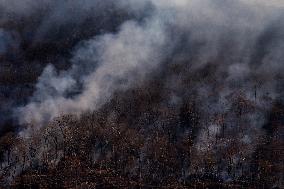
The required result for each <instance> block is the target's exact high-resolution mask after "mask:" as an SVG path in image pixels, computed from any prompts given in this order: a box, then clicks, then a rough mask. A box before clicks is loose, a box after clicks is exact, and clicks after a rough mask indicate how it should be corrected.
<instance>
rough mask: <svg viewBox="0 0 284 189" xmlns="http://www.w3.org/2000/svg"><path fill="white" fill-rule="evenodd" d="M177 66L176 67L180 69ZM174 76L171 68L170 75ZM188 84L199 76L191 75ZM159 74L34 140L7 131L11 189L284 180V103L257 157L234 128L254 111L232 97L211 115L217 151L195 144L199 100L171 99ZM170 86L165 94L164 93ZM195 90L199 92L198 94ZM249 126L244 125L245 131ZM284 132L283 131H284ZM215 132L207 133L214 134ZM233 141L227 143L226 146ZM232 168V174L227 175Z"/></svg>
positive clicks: (248, 184) (266, 184)
mask: <svg viewBox="0 0 284 189" xmlns="http://www.w3.org/2000/svg"><path fill="white" fill-rule="evenodd" d="M177 67H178V66H177V65H176V66H175V67H171V69H170V70H171V71H170V72H172V71H174V72H178V71H181V70H182V69H180V70H179V69H178V68H177ZM167 74H168V73H167ZM184 79H185V80H184V84H187V85H190V84H191V83H193V82H194V79H192V78H187V79H186V78H184ZM161 81H162V80H156V79H155V78H153V79H152V80H149V81H148V82H146V83H145V84H143V85H140V86H137V87H136V88H133V89H131V90H127V91H122V92H121V91H118V92H117V93H115V94H114V95H113V98H112V99H111V100H110V101H109V102H108V103H107V104H106V105H104V106H103V107H101V108H100V109H99V110H97V111H94V112H86V113H85V114H83V115H82V116H80V117H78V116H72V115H63V116H61V117H58V118H57V119H56V120H54V121H52V122H51V123H49V124H48V125H46V126H45V127H43V128H42V129H36V128H35V129H34V131H33V133H34V134H33V136H31V137H30V138H25V139H23V138H20V137H18V136H17V135H16V134H15V133H13V132H8V133H6V134H5V135H4V136H3V137H1V145H0V146H1V162H2V163H1V169H2V171H1V178H2V179H1V180H2V184H3V186H6V185H5V184H7V183H9V185H10V186H11V187H12V188H129V187H130V188H139V187H140V188H208V187H209V188H271V187H272V186H274V185H275V184H276V183H278V184H279V185H281V183H280V182H283V124H284V108H283V105H282V104H279V103H278V104H277V103H276V104H274V106H273V109H272V111H271V113H270V115H269V118H270V119H269V121H268V122H267V124H266V125H264V126H263V127H264V130H265V132H266V134H265V135H264V138H261V143H260V144H259V145H258V146H257V148H256V149H255V152H254V153H253V154H252V156H247V155H246V154H243V153H245V152H244V151H245V150H244V149H245V148H249V146H246V144H245V143H243V142H241V140H240V139H239V138H234V137H232V134H230V133H231V132H242V129H244V128H242V127H245V126H246V125H243V126H242V125H241V121H242V119H243V118H242V117H245V114H248V113H249V112H250V111H255V108H256V107H254V102H251V101H249V100H246V99H244V97H243V96H242V94H241V93H237V92H236V95H235V96H232V99H231V100H232V101H235V102H234V105H233V106H232V109H231V110H230V111H229V112H230V113H231V114H233V116H235V117H237V119H239V120H240V125H238V127H236V128H233V129H232V128H229V127H228V126H227V125H226V124H227V121H226V119H228V117H230V116H232V115H218V114H216V115H214V116H212V117H208V119H209V120H208V123H209V122H210V123H212V122H214V123H215V124H216V125H217V126H218V127H219V128H220V129H221V132H219V133H217V134H216V135H215V136H214V140H212V145H213V146H214V148H216V149H214V150H212V149H210V148H209V147H208V149H207V150H203V151H200V150H198V147H197V146H196V145H195V143H196V140H197V133H198V132H200V129H202V127H201V123H200V122H201V119H200V117H201V116H202V115H201V114H200V112H199V111H200V110H199V107H198V99H197V98H196V97H194V94H189V96H188V97H187V98H184V101H183V102H182V103H181V106H176V105H172V104H170V103H169V102H168V98H169V97H170V95H169V96H165V95H164V94H171V92H172V91H171V90H172V89H171V88H167V86H165V85H164V84H163V83H162V82H161ZM165 91H166V92H165ZM193 93H194V92H193ZM244 130H245V129H244ZM281 133H282V135H281ZM211 135H212V134H211V133H210V131H209V130H208V136H206V137H208V138H212V136H211ZM222 144H228V145H224V146H223V145H222ZM225 172H226V174H225Z"/></svg>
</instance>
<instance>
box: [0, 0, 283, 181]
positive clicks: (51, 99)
mask: <svg viewBox="0 0 284 189" xmlns="http://www.w3.org/2000/svg"><path fill="white" fill-rule="evenodd" d="M283 9H284V3H283V2H282V1H271V2H270V3H268V2H267V1H255V0H250V1H244V0H234V1H225V0H214V1H213V0H172V1H171V0H118V1H111V0H107V1H99V0H95V1H92V0H82V1H75V0H74V1H73V0H71V1H63V0H62V1H61V0H60V1H55V0H44V1H40V2H39V1H34V0H24V1H23V0H22V1H19V0H9V1H8V0H7V1H6V0H1V1H0V10H1V15H0V27H1V28H3V29H0V40H1V41H0V57H1V55H2V56H3V55H4V56H6V54H7V53H8V51H9V49H10V50H11V49H13V47H12V46H11V44H12V43H14V44H20V45H16V47H15V48H14V49H17V51H15V52H13V53H14V54H13V53H12V55H13V57H19V58H23V59H24V61H25V62H24V63H35V62H36V63H38V62H40V61H42V60H44V62H43V65H45V67H44V69H41V70H40V71H42V72H41V75H40V76H39V77H38V78H37V82H36V84H35V87H34V88H35V91H34V92H33V95H32V96H31V97H30V98H29V100H28V102H27V103H25V104H24V105H23V106H18V107H16V108H15V109H14V117H16V119H17V120H18V122H19V123H20V125H26V124H27V125H33V126H35V127H33V128H41V127H43V126H44V125H46V124H47V123H48V122H50V121H52V120H53V119H54V118H56V117H58V116H61V115H64V114H74V115H81V114H83V113H85V112H89V111H94V110H97V109H99V108H100V107H101V106H102V105H103V104H105V103H107V102H108V101H109V100H110V99H111V98H112V96H113V94H114V93H115V92H116V91H124V90H127V89H130V88H132V87H134V86H135V85H139V84H141V83H143V82H145V81H147V80H148V79H149V78H151V77H154V76H157V75H158V74H161V72H163V71H164V70H165V69H167V68H169V67H170V66H169V65H173V64H176V65H180V66H181V67H182V71H181V72H180V74H179V75H175V74H173V73H172V72H171V74H169V75H166V76H164V77H163V78H162V79H163V81H162V82H164V83H165V85H166V86H167V87H168V88H169V89H171V90H172V91H175V93H174V94H171V95H169V94H165V96H171V97H170V98H169V99H167V100H168V101H170V103H173V104H175V105H180V103H178V102H182V101H185V100H186V99H187V98H191V97H192V96H193V95H192V94H194V96H195V97H194V98H196V99H194V100H195V101H196V104H197V106H198V111H199V112H200V115H201V116H200V120H201V121H200V124H199V127H200V128H199V133H198V136H197V137H196V141H195V144H194V147H195V149H196V152H194V153H195V155H196V156H200V158H202V157H204V156H203V154H205V153H209V152H210V153H212V154H217V153H219V152H220V151H222V150H223V149H226V148H228V147H229V146H230V145H231V144H234V143H236V141H238V143H240V146H242V150H241V152H239V153H240V154H241V155H240V156H239V157H233V159H234V158H235V159H237V160H236V161H235V162H238V161H240V159H242V158H248V157H250V156H251V154H252V152H253V151H254V150H255V147H256V145H257V144H258V143H259V142H260V140H261V136H262V135H263V133H264V131H263V129H262V126H263V125H264V124H265V122H266V117H267V114H268V112H269V111H270V108H271V106H272V104H273V103H275V102H276V101H282V100H283V86H282V83H283V71H284V64H283V61H284V55H283V53H282V51H283V49H284V24H283V21H282V20H283V19H284V14H283ZM21 22H23V23H25V24H22V25H21V26H17V25H18V24H19V23H21ZM15 36H19V37H15ZM18 38H20V39H19V41H20V42H19V41H18ZM15 39H17V40H16V42H15ZM13 41H14V42H13ZM26 47H27V49H28V50H23V49H24V48H26ZM53 48H54V49H55V50H54V49H53ZM38 49H39V50H38ZM30 52H32V53H30ZM34 52H37V53H36V54H37V55H32V56H31V55H30V54H33V53H34ZM6 59H7V57H6ZM16 60H17V59H16ZM8 61H15V59H13V58H12V59H11V58H10V59H9V58H8ZM60 64H67V66H63V68H62V67H60V66H58V65H60ZM58 67H60V68H58ZM188 78H190V82H189V83H188V84H187V85H179V84H180V83H182V82H183V79H184V81H186V80H188ZM162 79H161V80H162ZM184 86H186V87H188V88H184ZM180 99H182V100H180ZM216 117H217V118H216ZM30 129H31V127H27V129H26V130H24V131H23V132H22V134H23V135H24V136H25V135H30V134H32V132H31V130H30ZM221 135H222V136H223V139H222V140H219V141H217V140H216V137H218V136H221ZM200 169H201V171H202V167H200ZM226 176H227V175H226V173H224V179H225V178H226Z"/></svg>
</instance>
